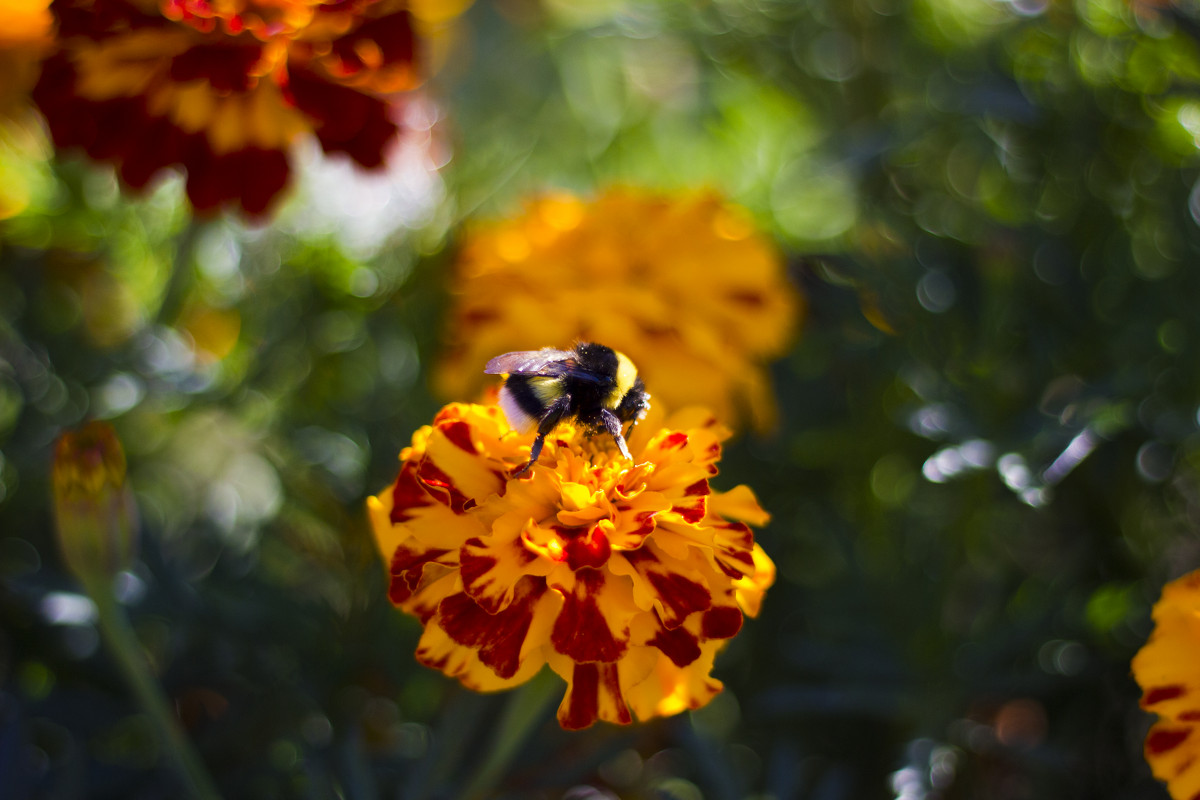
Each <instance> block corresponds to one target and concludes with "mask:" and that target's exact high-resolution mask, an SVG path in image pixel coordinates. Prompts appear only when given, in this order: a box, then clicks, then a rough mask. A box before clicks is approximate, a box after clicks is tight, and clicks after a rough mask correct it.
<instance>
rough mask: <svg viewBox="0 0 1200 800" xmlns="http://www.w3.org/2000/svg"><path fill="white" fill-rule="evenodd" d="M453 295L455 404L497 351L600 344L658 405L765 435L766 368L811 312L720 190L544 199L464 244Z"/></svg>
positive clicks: (450, 383)
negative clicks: (627, 366) (630, 367)
mask: <svg viewBox="0 0 1200 800" xmlns="http://www.w3.org/2000/svg"><path fill="white" fill-rule="evenodd" d="M454 291H455V295H456V297H455V300H454V308H453V312H452V314H451V319H450V325H449V331H450V337H451V340H450V344H449V348H448V351H447V353H446V356H445V358H444V360H443V361H442V363H441V364H440V365H439V368H438V371H437V374H436V381H437V386H438V390H439V391H440V392H442V393H443V394H444V396H446V397H463V396H469V395H470V394H471V393H472V392H473V391H475V390H477V389H478V388H479V387H480V386H481V385H482V380H483V365H484V364H485V363H486V362H487V360H488V359H489V358H491V357H492V356H494V355H496V354H497V353H504V352H508V351H512V350H536V349H538V348H540V347H545V346H547V345H555V344H558V343H563V342H570V341H571V340H572V339H576V340H585V341H599V342H604V343H605V344H607V345H609V346H610V347H613V348H615V349H617V350H620V351H622V352H624V353H625V354H627V355H628V356H629V357H630V358H631V359H633V361H634V363H636V364H637V365H638V371H639V373H640V374H641V376H642V378H643V379H644V380H645V382H646V387H647V389H649V391H650V394H651V396H652V397H653V398H654V402H655V403H665V405H666V406H667V407H668V408H683V407H685V406H689V405H693V404H697V405H703V406H705V407H707V408H711V409H713V411H714V412H715V413H716V415H717V416H718V418H720V419H723V420H730V419H739V418H745V417H749V419H750V420H751V421H752V422H753V424H754V425H755V426H756V427H758V428H759V429H760V430H761V429H766V428H769V427H770V426H771V425H772V424H773V423H774V420H775V401H774V398H773V396H772V392H771V387H770V379H769V377H768V375H767V372H766V369H765V362H766V361H767V360H769V359H771V358H773V357H776V356H778V355H780V354H781V353H783V352H784V350H785V348H786V346H787V344H788V342H789V340H790V338H791V336H792V334H793V331H794V329H795V327H796V324H797V317H798V315H799V312H800V310H801V300H800V297H799V295H798V294H797V293H796V291H795V290H794V288H793V286H792V284H791V283H789V281H788V279H787V276H786V275H785V272H784V268H783V263H782V258H781V257H780V255H779V253H778V252H777V251H776V249H775V248H774V247H773V246H772V245H771V243H770V242H769V241H768V240H767V239H766V238H765V237H763V236H762V235H760V234H759V233H757V232H756V231H755V229H754V227H753V225H752V224H751V223H750V221H749V218H748V216H747V214H746V212H744V211H742V210H741V209H739V208H737V207H735V206H732V205H730V204H728V203H725V202H722V201H721V200H720V199H719V198H718V197H717V196H716V195H714V194H712V193H710V192H692V193H688V194H683V195H679V196H671V195H665V194H658V193H654V192H650V191H643V190H637V189H612V190H609V191H607V192H606V193H604V194H603V195H601V196H600V197H599V198H597V199H596V200H594V201H591V202H585V201H583V200H580V199H577V198H574V197H569V196H564V195H553V196H547V197H543V198H541V199H538V200H535V201H533V202H531V203H530V204H529V205H528V207H527V208H526V210H525V211H524V213H522V214H521V215H519V216H517V217H516V218H514V219H510V220H505V221H501V222H495V223H491V224H486V225H479V226H477V227H476V228H475V229H474V230H472V231H470V232H469V233H468V234H467V236H466V237H465V240H464V242H463V244H462V250H461V252H460V254H459V257H458V274H457V279H456V284H455V289H454Z"/></svg>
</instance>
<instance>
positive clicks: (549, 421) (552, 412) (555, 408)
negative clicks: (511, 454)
mask: <svg viewBox="0 0 1200 800" xmlns="http://www.w3.org/2000/svg"><path fill="white" fill-rule="evenodd" d="M570 407H571V395H569V394H564V395H563V396H562V397H560V398H558V399H557V400H555V401H554V402H553V403H552V404H551V405H550V407H549V408H547V409H546V413H545V414H543V415H542V419H541V422H539V423H538V428H537V438H536V439H534V440H533V447H531V448H529V461H528V462H526V464H525V466H523V467H521V468H520V469H519V470H517V471H516V472H514V473H513V477H514V478H519V477H521V476H522V475H524V474H525V473H526V472H529V470H531V469H533V465H534V464H536V463H537V460H538V456H540V455H541V454H542V445H544V444H545V443H546V434H548V433H550V431H552V430H554V426H555V425H557V424H558V422H559V420H561V419H562V418H563V414H565V413H567V409H568V408H570Z"/></svg>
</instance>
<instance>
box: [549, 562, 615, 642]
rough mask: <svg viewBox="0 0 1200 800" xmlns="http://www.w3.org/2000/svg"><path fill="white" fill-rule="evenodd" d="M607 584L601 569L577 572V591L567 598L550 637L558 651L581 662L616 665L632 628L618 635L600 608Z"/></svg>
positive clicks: (569, 594)
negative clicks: (615, 662) (614, 662)
mask: <svg viewBox="0 0 1200 800" xmlns="http://www.w3.org/2000/svg"><path fill="white" fill-rule="evenodd" d="M608 580H611V579H608ZM605 584H606V576H605V574H604V573H603V572H601V571H599V570H595V569H581V570H579V571H578V572H577V573H576V580H575V587H574V591H572V592H570V593H567V594H565V595H564V602H563V608H562V611H561V612H560V613H559V615H558V619H557V620H555V622H554V630H553V631H552V632H551V634H550V642H551V643H552V644H553V645H554V649H555V650H557V651H558V652H560V653H562V654H563V655H565V656H568V657H570V658H573V659H574V660H576V661H582V662H590V661H602V662H613V661H616V660H617V659H619V658H620V657H621V655H622V654H623V653H624V652H625V647H626V645H627V644H628V642H629V628H628V627H625V628H624V630H620V631H618V632H617V633H614V632H613V630H612V629H611V628H610V626H609V619H608V617H607V616H606V614H605V610H604V609H602V608H601V598H602V595H603V594H604V593H605V592H604V590H605V588H606V587H605Z"/></svg>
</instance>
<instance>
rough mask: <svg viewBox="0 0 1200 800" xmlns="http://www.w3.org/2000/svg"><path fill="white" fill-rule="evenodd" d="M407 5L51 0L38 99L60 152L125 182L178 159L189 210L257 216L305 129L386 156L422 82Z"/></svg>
mask: <svg viewBox="0 0 1200 800" xmlns="http://www.w3.org/2000/svg"><path fill="white" fill-rule="evenodd" d="M411 5H412V4H411V3H408V2H405V0H161V1H160V0H54V2H53V4H52V5H51V10H52V11H53V12H54V14H55V16H56V17H57V19H58V37H57V40H58V50H57V52H56V53H55V54H54V55H53V56H52V57H50V58H49V59H48V60H47V61H46V63H45V64H44V66H43V70H42V76H41V79H40V80H39V81H38V84H37V86H36V87H35V89H34V92H33V96H34V99H35V100H36V102H37V104H38V105H39V106H40V107H41V109H42V112H43V113H44V114H45V116H46V119H47V121H48V123H49V126H50V130H51V133H52V134H53V137H54V141H55V143H56V144H57V145H58V146H59V147H81V148H83V149H84V150H85V151H86V152H87V153H88V155H90V156H91V157H93V158H96V159H102V160H111V161H113V162H115V163H116V164H117V166H118V168H119V170H120V173H121V177H122V178H123V179H124V180H125V182H126V183H127V184H129V185H130V186H132V187H135V188H142V187H144V186H146V185H147V184H148V183H149V182H150V180H151V179H152V178H153V177H154V176H155V175H156V174H158V172H159V171H160V170H162V169H164V168H166V167H170V166H174V165H181V166H183V167H184V168H185V169H186V171H187V193H188V197H189V198H190V199H191V201H192V204H193V205H194V206H195V207H196V209H197V210H199V211H211V210H214V209H217V208H220V207H222V206H233V207H240V208H241V209H243V210H244V211H246V212H247V213H248V214H251V215H259V214H263V213H264V212H266V211H267V210H268V209H269V207H270V206H271V204H272V202H273V201H274V200H275V199H276V197H277V196H278V194H279V193H280V191H281V190H282V189H283V188H284V186H285V185H286V184H287V181H288V174H289V170H290V167H289V163H288V154H287V149H288V147H289V145H291V143H292V142H293V141H294V140H295V139H296V138H297V137H298V136H300V135H301V134H305V133H309V132H311V133H313V134H315V135H316V137H317V139H318V140H319V141H320V142H321V145H322V147H323V148H324V149H325V151H326V152H330V153H333V152H341V153H346V154H348V155H349V156H350V157H351V158H353V159H354V160H355V161H356V162H358V163H359V164H360V165H362V166H363V167H368V168H374V167H379V166H381V165H382V164H383V160H384V148H385V146H386V145H387V144H388V143H389V142H390V141H391V140H392V139H393V137H394V135H395V134H396V132H397V127H396V123H395V122H393V121H392V119H391V116H390V104H389V96H390V95H391V94H392V93H395V92H399V91H403V90H406V89H409V88H412V87H413V86H414V85H415V84H416V83H417V82H418V76H417V68H416V52H415V50H416V37H415V36H414V32H413V18H412V13H411ZM421 5H422V6H426V5H430V3H428V2H425V3H422V4H421ZM453 5H454V6H455V7H456V8H460V7H461V5H462V4H461V2H453Z"/></svg>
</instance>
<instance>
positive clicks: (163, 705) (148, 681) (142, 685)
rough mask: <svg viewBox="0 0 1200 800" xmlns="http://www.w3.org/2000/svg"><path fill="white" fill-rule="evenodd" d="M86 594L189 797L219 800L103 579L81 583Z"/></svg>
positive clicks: (139, 645) (206, 772)
mask: <svg viewBox="0 0 1200 800" xmlns="http://www.w3.org/2000/svg"><path fill="white" fill-rule="evenodd" d="M85 585H86V588H87V592H88V594H89V595H91V598H92V600H93V601H94V602H95V603H96V609H97V611H98V614H99V622H100V632H101V634H103V636H104V642H105V644H107V645H108V649H109V651H110V652H111V653H112V655H113V656H114V657H115V658H116V661H117V664H118V666H120V668H121V672H122V674H123V675H124V676H125V680H126V682H128V684H129V688H131V689H132V690H133V693H134V695H135V696H136V697H137V700H138V703H139V704H140V705H141V707H142V710H143V711H145V712H146V713H147V714H148V715H149V716H150V719H151V721H152V722H153V723H154V727H155V728H156V729H157V730H158V733H159V736H160V737H161V738H162V741H163V742H164V743H165V745H166V748H167V750H168V751H169V752H170V755H171V757H172V758H173V759H174V760H175V764H176V766H177V767H179V771H180V772H181V773H182V774H183V778H184V780H185V782H186V783H187V785H188V788H189V789H190V792H189V794H190V795H191V796H192V797H194V798H197V800H220V797H221V795H220V794H219V793H218V792H217V789H216V787H215V786H214V785H213V782H212V778H210V777H209V774H208V770H207V769H205V767H204V763H203V762H202V761H201V760H200V758H199V756H197V755H196V752H195V750H193V749H192V745H191V742H189V741H188V738H187V736H186V735H185V734H184V732H183V729H182V728H180V727H179V720H178V719H177V718H176V716H175V713H174V711H173V710H172V709H171V707H170V706H169V705H168V704H167V698H166V695H165V694H163V691H162V687H161V686H159V684H158V681H157V680H156V679H155V678H154V676H153V675H151V673H150V662H149V660H147V658H146V654H145V652H144V651H143V650H142V645H141V642H139V641H138V640H137V636H136V635H135V634H134V632H133V628H132V627H131V626H130V624H129V619H128V618H127V617H126V616H125V612H124V610H123V609H121V607H120V606H118V605H117V602H116V600H115V599H114V598H113V594H112V589H111V587H110V585H109V581H108V579H107V578H93V579H92V580H89V581H86V582H85Z"/></svg>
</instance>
